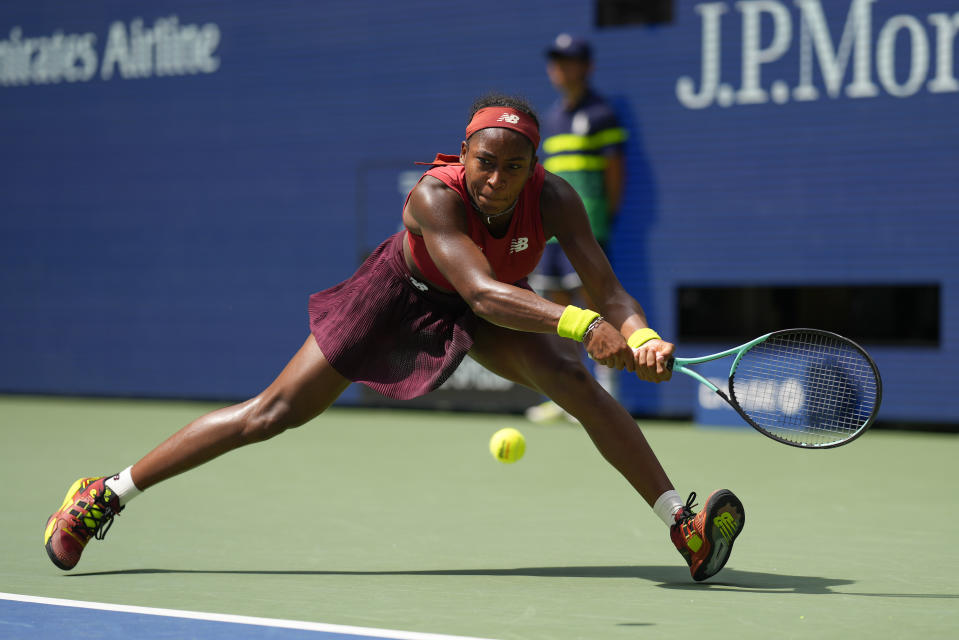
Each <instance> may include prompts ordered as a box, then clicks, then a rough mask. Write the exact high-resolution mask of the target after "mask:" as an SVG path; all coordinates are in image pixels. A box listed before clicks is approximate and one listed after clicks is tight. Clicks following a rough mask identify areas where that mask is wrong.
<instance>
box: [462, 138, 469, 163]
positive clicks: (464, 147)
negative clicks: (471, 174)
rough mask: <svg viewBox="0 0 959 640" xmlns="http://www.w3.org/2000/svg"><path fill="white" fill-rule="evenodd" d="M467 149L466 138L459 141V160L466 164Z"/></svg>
mask: <svg viewBox="0 0 959 640" xmlns="http://www.w3.org/2000/svg"><path fill="white" fill-rule="evenodd" d="M468 149H469V145H468V144H466V140H463V141H462V142H461V143H460V162H461V163H463V164H466V152H467V150H468Z"/></svg>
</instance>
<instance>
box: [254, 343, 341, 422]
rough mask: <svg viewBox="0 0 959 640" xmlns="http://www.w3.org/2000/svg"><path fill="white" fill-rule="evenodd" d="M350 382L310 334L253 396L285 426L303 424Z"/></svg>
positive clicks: (318, 412) (321, 410)
mask: <svg viewBox="0 0 959 640" xmlns="http://www.w3.org/2000/svg"><path fill="white" fill-rule="evenodd" d="M349 385H350V381H349V380H347V379H346V378H344V377H343V376H342V375H340V373H339V372H338V371H336V369H334V368H333V366H332V365H331V364H330V363H329V362H328V361H327V359H326V356H324V355H323V352H322V351H320V347H319V345H317V344H316V340H315V339H314V338H313V336H312V335H310V336H308V337H307V339H306V341H305V342H304V343H303V346H301V347H300V349H299V351H297V352H296V355H294V356H293V358H291V359H290V361H289V362H288V363H287V365H286V367H284V369H283V371H282V372H280V375H278V376H277V377H276V379H275V380H274V381H273V382H272V383H271V384H270V386H269V387H267V388H266V389H265V390H264V391H263V392H262V393H261V394H260V395H259V396H258V397H257V399H258V400H260V401H262V402H263V403H264V405H265V406H264V409H266V410H267V412H270V413H274V412H275V414H280V415H281V416H282V417H281V418H280V422H283V423H289V424H288V425H287V426H294V425H299V424H303V423H305V422H307V421H309V420H311V419H312V418H315V417H316V416H318V415H319V414H321V413H322V412H323V411H325V410H326V409H327V408H328V407H329V406H330V405H331V404H333V401H334V400H336V398H338V397H339V395H340V394H341V393H343V391H344V390H345V389H346V387H348V386H349Z"/></svg>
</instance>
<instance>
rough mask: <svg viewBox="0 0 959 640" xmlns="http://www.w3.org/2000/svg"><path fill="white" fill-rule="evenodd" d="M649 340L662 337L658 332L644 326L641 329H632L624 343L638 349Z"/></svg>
mask: <svg viewBox="0 0 959 640" xmlns="http://www.w3.org/2000/svg"><path fill="white" fill-rule="evenodd" d="M650 340H662V338H660V337H659V334H658V333H656V332H655V331H653V330H652V329H650V328H649V327H644V328H642V329H637V330H636V331H633V333H632V334H631V335H630V336H629V337H628V338H627V339H626V344H628V345H629V346H630V348H632V349H639V348H640V347H641V346H643V345H644V344H646V343H647V342H649V341H650Z"/></svg>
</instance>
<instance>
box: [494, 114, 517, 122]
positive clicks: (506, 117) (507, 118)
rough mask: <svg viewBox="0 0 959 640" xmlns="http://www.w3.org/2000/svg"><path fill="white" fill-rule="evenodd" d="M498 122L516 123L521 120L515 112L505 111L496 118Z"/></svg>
mask: <svg viewBox="0 0 959 640" xmlns="http://www.w3.org/2000/svg"><path fill="white" fill-rule="evenodd" d="M496 121H497V122H508V123H510V124H516V123H517V122H519V116H518V115H516V114H515V113H504V114H503V115H501V116H500V117H498V118H497V119H496Z"/></svg>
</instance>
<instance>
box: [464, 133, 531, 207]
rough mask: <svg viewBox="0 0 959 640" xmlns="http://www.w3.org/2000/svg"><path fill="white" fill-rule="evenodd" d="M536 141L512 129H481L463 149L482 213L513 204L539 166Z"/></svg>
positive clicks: (474, 196)
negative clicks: (534, 148) (535, 146)
mask: <svg viewBox="0 0 959 640" xmlns="http://www.w3.org/2000/svg"><path fill="white" fill-rule="evenodd" d="M532 146H533V145H532V143H531V142H530V141H529V139H528V138H526V136H524V135H522V134H521V133H517V132H515V131H512V130H510V129H501V128H498V127H496V128H489V129H480V130H479V131H477V132H476V133H474V134H473V135H472V136H471V137H470V139H469V141H468V142H466V141H464V142H463V144H462V147H461V149H460V161H461V162H462V163H463V166H464V167H465V168H466V190H467V191H468V192H469V194H470V197H471V198H472V199H473V203H474V204H475V205H476V206H477V207H479V209H480V211H481V212H482V213H485V214H486V215H493V214H496V213H501V212H503V211H506V210H507V209H508V208H510V207H511V206H513V203H514V202H516V199H517V198H518V197H519V194H520V192H521V191H522V190H523V186H524V185H525V184H526V181H527V180H529V178H530V176H531V175H533V169H534V168H535V167H536V156H535V155H533V150H532Z"/></svg>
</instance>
